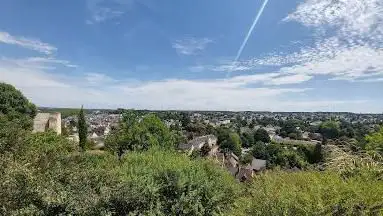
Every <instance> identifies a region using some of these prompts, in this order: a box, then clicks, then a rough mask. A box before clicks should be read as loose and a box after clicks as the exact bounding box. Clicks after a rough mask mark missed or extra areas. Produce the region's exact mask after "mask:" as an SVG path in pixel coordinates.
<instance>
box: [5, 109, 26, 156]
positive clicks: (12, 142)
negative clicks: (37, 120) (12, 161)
mask: <svg viewBox="0 0 383 216" xmlns="http://www.w3.org/2000/svg"><path fill="white" fill-rule="evenodd" d="M28 120H29V117H27V116H21V117H20V118H14V119H13V118H10V115H4V114H0V154H4V153H6V152H14V151H17V150H19V149H20V148H21V147H22V146H23V138H24V137H25V135H26V134H28V131H27V130H25V127H24V126H23V125H24V124H23V123H25V121H28Z"/></svg>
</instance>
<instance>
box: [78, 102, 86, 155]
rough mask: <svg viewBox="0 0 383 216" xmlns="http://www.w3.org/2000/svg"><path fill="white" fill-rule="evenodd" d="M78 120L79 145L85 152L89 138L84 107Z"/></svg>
mask: <svg viewBox="0 0 383 216" xmlns="http://www.w3.org/2000/svg"><path fill="white" fill-rule="evenodd" d="M77 119H78V120H77V124H78V137H79V145H80V148H81V150H83V151H84V150H85V147H86V142H87V141H86V140H87V136H88V126H87V125H86V121H85V114H84V109H83V107H81V109H80V112H79V113H78V118H77Z"/></svg>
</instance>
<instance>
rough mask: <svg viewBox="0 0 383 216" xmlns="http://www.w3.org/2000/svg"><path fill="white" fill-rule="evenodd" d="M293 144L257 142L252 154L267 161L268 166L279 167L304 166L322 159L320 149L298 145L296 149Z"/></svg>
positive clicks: (301, 167)
mask: <svg viewBox="0 0 383 216" xmlns="http://www.w3.org/2000/svg"><path fill="white" fill-rule="evenodd" d="M292 147H293V146H289V147H287V146H282V145H280V144H277V143H270V144H265V143H263V142H257V143H256V144H255V145H254V147H253V148H252V151H251V153H252V155H253V156H254V157H255V158H257V159H262V160H266V161H267V167H268V168H274V167H277V166H279V167H281V168H286V169H291V168H294V167H296V168H300V169H303V168H306V167H307V166H308V164H314V163H319V162H320V161H321V160H322V152H321V149H319V147H318V148H311V147H308V146H306V145H300V146H298V147H296V149H293V148H292Z"/></svg>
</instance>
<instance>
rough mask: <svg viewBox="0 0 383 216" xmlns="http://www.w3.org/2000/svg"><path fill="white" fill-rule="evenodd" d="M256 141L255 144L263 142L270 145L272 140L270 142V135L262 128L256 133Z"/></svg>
mask: <svg viewBox="0 0 383 216" xmlns="http://www.w3.org/2000/svg"><path fill="white" fill-rule="evenodd" d="M254 141H255V142H258V141H261V142H264V143H269V142H270V141H271V140H270V136H269V133H267V131H266V130H265V129H263V128H260V129H258V130H257V131H256V132H255V133H254Z"/></svg>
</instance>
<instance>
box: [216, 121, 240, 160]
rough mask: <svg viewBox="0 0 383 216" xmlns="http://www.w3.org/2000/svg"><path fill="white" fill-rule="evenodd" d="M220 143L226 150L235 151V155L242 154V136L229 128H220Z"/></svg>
mask: <svg viewBox="0 0 383 216" xmlns="http://www.w3.org/2000/svg"><path fill="white" fill-rule="evenodd" d="M218 145H219V146H220V148H221V149H222V150H223V151H224V152H233V153H234V154H235V155H237V156H241V151H242V150H241V146H242V144H241V138H240V137H239V135H238V134H237V133H235V132H231V131H230V130H229V129H226V128H220V129H219V130H218Z"/></svg>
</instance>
